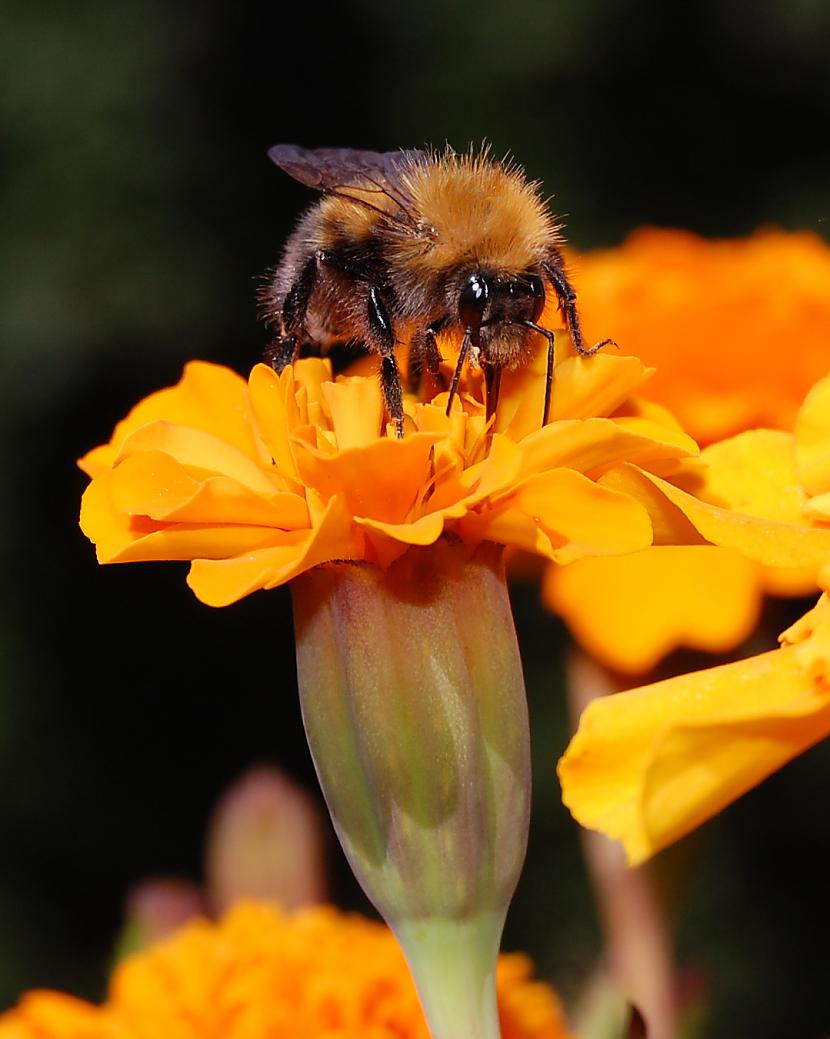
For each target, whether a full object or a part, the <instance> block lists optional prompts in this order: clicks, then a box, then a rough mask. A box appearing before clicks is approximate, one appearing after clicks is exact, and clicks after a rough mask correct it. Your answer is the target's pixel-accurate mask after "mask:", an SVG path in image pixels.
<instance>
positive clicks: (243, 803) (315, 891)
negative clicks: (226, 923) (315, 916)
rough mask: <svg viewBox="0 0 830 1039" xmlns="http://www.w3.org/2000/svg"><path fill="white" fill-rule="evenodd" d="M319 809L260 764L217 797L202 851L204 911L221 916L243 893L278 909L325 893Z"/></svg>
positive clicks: (314, 899)
mask: <svg viewBox="0 0 830 1039" xmlns="http://www.w3.org/2000/svg"><path fill="white" fill-rule="evenodd" d="M325 858H326V856H325V846H324V837H323V827H322V820H321V818H320V814H319V812H318V809H317V807H316V805H315V804H314V802H313V801H312V800H311V798H310V797H309V795H308V794H307V793H306V792H305V791H304V790H302V789H301V788H300V787H299V786H297V784H296V783H294V782H292V781H291V780H290V779H289V778H288V776H286V775H284V774H283V773H282V772H280V771H279V769H276V768H271V767H269V766H267V765H260V766H259V767H257V768H253V769H251V770H250V771H249V772H247V773H246V774H245V775H244V776H242V777H241V778H240V779H238V780H237V781H236V782H235V783H233V784H232V785H231V787H230V788H229V789H228V790H227V792H226V793H225V794H224V795H223V796H222V798H221V799H220V801H219V803H218V805H217V806H216V810H215V812H214V815H213V819H212V820H211V824H210V830H209V833H208V840H207V852H206V856H205V860H206V861H205V872H206V879H207V890H208V897H209V901H210V906H211V909H212V910H213V912H214V913H216V914H217V915H218V914H221V913H223V912H224V911H225V910H226V909H228V908H229V907H230V906H231V905H232V904H233V903H234V902H236V901H238V900H239V899H242V898H255V899H260V900H264V901H269V900H272V901H275V902H279V903H280V905H282V906H283V907H284V908H285V909H295V908H297V907H299V906H303V905H312V904H314V903H315V902H322V901H324V900H325V898H326V886H327V885H326V862H325Z"/></svg>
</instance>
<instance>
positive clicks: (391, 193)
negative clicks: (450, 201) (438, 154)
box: [268, 144, 427, 220]
mask: <svg viewBox="0 0 830 1039" xmlns="http://www.w3.org/2000/svg"><path fill="white" fill-rule="evenodd" d="M426 157H427V153H426V152H424V151H419V150H418V149H415V148H410V149H406V150H404V149H401V150H399V151H395V152H369V151H356V150H355V149H353V148H314V149H311V148H300V147H299V146H298V145H296V144H275V145H274V147H273V148H270V149H269V150H268V158H269V159H270V160H271V161H272V162H273V163H274V164H275V165H277V166H279V168H280V169H281V170H283V171H284V172H285V173H287V174H288V175H289V177H293V178H294V180H298V181H299V182H300V183H301V184H305V185H306V187H309V188H314V189H315V190H316V191H322V192H324V193H326V194H332V195H340V196H341V197H342V198H350V199H351V200H352V201H354V202H357V203H359V204H360V205H364V206H367V207H368V208H370V209H374V208H376V207H374V206H372V205H371V204H370V203H367V202H366V201H365V200H364V199H361V198H354V197H353V196H351V195H349V191H350V190H360V191H362V192H365V191H377V192H379V193H382V194H384V195H386V196H387V197H388V198H390V199H391V200H392V201H393V202H394V203H395V205H396V206H397V207H398V208H399V209H400V211H401V215H402V217H403V218H405V219H407V220H408V219H409V212H408V206H407V203H408V197H407V193H406V190H405V188H404V186H403V183H402V180H401V173H402V172H403V170H404V169H406V168H407V167H409V166H412V165H413V164H415V163H418V162H421V161H423V160H424V159H426ZM384 215H386V216H387V217H389V218H391V219H395V218H394V217H391V214H384ZM398 219H400V218H398Z"/></svg>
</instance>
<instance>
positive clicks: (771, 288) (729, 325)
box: [542, 230, 830, 674]
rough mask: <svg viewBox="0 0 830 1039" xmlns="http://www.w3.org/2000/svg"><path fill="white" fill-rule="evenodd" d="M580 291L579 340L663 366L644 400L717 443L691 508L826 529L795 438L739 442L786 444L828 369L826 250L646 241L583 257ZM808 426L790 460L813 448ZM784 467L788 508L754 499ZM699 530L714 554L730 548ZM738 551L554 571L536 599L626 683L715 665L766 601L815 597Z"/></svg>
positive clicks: (649, 233)
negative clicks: (684, 666)
mask: <svg viewBox="0 0 830 1039" xmlns="http://www.w3.org/2000/svg"><path fill="white" fill-rule="evenodd" d="M577 283H578V287H579V289H580V300H581V304H582V310H583V316H584V320H585V323H586V326H587V327H588V328H589V330H590V329H594V330H595V331H599V330H600V329H601V330H603V335H605V334H608V332H609V331H610V334H611V335H613V336H614V337H615V338H616V339H617V340H618V342H619V343H620V346H621V349H622V351H623V352H633V353H637V354H638V355H639V356H640V357H642V358H643V359H644V361H645V362H647V363H650V364H654V365H655V366H657V372H655V375H654V378H653V380H652V381H651V382H650V383H649V387H648V393H649V396H650V397H652V398H653V399H655V400H657V401H659V402H661V403H662V404H665V405H667V406H669V407H670V408H671V409H672V411H673V412H674V414H676V415H677V416H678V417H679V418H680V419H681V421H682V422H684V425H685V428H687V429H688V430H689V431H690V432H691V433H692V434H693V435H695V436H696V437H697V438H698V441H701V442H703V443H709V444H711V447H709V448H707V449H705V450H704V451H703V454H702V457H701V463H702V464H703V465H706V467H707V468H708V470H709V471H711V472H709V474H708V475H703V476H698V477H697V480H698V483H697V484H696V485H693V488H694V492H695V494H700V495H702V496H703V497H705V498H706V500H707V501H709V503H713V504H726V503H728V504H729V505H730V507H731V508H733V509H734V510H735V511H739V512H740V511H745V510H747V509H748V510H751V511H753V512H754V513H755V514H757V515H766V516H768V517H769V518H771V519H776V521H778V522H786V523H789V524H792V523H801V524H806V525H808V526H810V525H813V524H815V523H822V522H823V521H822V517H821V515H820V513H819V511H818V506H816V505H815V504H813V505H810V506H809V507H806V499H807V498H809V497H811V496H813V495H814V492H813V491H812V490H811V489H810V486H809V482H808V481H807V482H804V479H803V477H804V474H803V468H804V467H803V465H802V464H801V463H799V467H798V480H796V479H795V475H796V474H795V467H794V453H793V452H794V449H793V436H791V435H788V434H787V435H784V434H783V433H781V434H780V435H778V434H776V433H775V432H773V431H770V430H765V431H752V432H746V431H748V430H750V429H751V427H754V426H757V425H761V426H764V425H769V426H771V427H775V428H776V429H779V430H787V431H792V430H793V428H794V424H796V421H797V418H796V417H797V411H798V409H799V407H800V406H801V403H802V400H803V398H804V396H805V394H806V393H807V391H808V390H809V388H810V387H811V385H812V383H813V382H815V380H816V379H820V378H821V377H823V376H824V375H826V374H827V371H828V368H829V367H830V350H829V349H828V343H830V248H828V247H827V245H825V244H824V243H823V242H822V240H821V239H820V238H818V236H814V235H810V234H785V233H781V232H772V231H767V232H759V233H758V234H756V235H754V236H753V237H752V238H749V239H744V240H734V241H715V242H712V241H706V240H704V239H701V238H698V237H697V236H695V235H693V234H690V233H687V232H675V231H660V230H643V231H640V232H637V233H636V234H635V235H633V236H632V237H631V238H630V239H628V241H627V242H625V243H624V244H623V245H622V246H620V247H619V248H616V249H609V250H606V251H603V252H597V254H592V255H588V256H584V257H582V258H580V259H579V261H578V264H577ZM786 344H797V348H793V349H787V347H786ZM803 421H804V420H802V419H798V428H797V429H796V441H797V444H798V451H799V452H802V451H804V450H805V449H806V448H805V446H804V445H806V437H808V435H809V433H808V432H807V430H806V429H804V428H802V424H803ZM741 432H746V436H745V438H743V439H741V438H734V439H730V441H728V442H727V444H725V445H724V444H721V445H717V444H715V443H714V442H715V441H717V438H718V437H721V436H730V437H734V436H737V434H739V433H741ZM767 467H772V470H771V471H769V472H768V469H767ZM782 467H784V468H786V469H788V470H789V475H791V476H792V477H794V478H793V479H789V481H788V484H787V490H786V494H785V495H784V496H783V497H782V498H781V499H780V500H779V501H773V500H772V498H773V495H768V499H767V501H766V502H764V501H762V500H760V499H762V497H764V494H765V488H772V487H775V488H778V487H780V486H782V482H783V481H782V480H781V479H780V477H781V476H782V474H781V472H780V470H781V468H782ZM699 470H700V467H698V471H699ZM771 476H773V478H772V479H771V478H770V477H771ZM741 488H743V489H741ZM687 489H689V488H687ZM775 494H777V490H776V491H775ZM701 518H702V517H701ZM696 526H697V528H698V530H700V532H701V533H703V536H704V537H706V539H708V540H716V541H717V543H718V544H721V545H729V544H730V542H733V541H734V540H735V537H732V536H729V535H728V534H727V535H726V536H725V537H720V536H719V537H717V538H716V537H712V536H711V534H706V533H705V532H704V531H703V529H702V528H701V527H700V525H699V524H696ZM739 540H741V543H738V544H734V545H733V548H731V549H729V548H722V549H720V550H717V551H716V550H707V551H705V552H703V551H700V550H699V549H697V548H695V549H692V548H687V547H680V545H671V547H668V545H664V547H661V548H659V549H649V550H648V551H646V552H641V553H636V554H633V555H628V556H615V557H606V558H598V557H597V558H585V559H582V560H579V561H578V562H575V563H573V564H572V565H569V566H566V567H562V566H559V565H548V566H546V567H545V569H544V574H543V578H542V595H543V600H544V602H545V604H546V605H547V606H548V607H550V608H551V609H552V610H554V611H555V612H557V613H559V614H560V615H561V616H562V617H563V618H564V619H565V621H566V622H567V624H568V627H569V628H570V630H571V632H572V633H573V635H574V637H575V638H577V639H578V640H579V641H580V642H581V644H582V645H583V646H584V647H585V648H586V649H588V651H589V652H591V654H592V655H593V656H594V657H596V658H597V659H598V660H600V661H601V662H603V663H605V664H606V665H608V666H609V667H612V668H614V669H616V670H618V671H622V672H624V673H628V674H641V673H643V672H646V671H648V670H650V669H651V668H652V667H654V666H655V665H657V664H659V663H660V661H661V659H662V658H663V657H664V656H665V655H666V654H668V652H670V651H671V650H673V649H675V648H678V647H680V646H686V647H689V648H693V649H698V650H702V651H706V652H715V654H717V652H724V651H727V650H729V649H731V648H733V647H734V646H735V645H739V644H740V643H741V642H743V641H744V640H745V639H747V638H748V637H749V635H750V634H751V633H752V631H753V630H754V628H755V625H756V623H757V620H758V617H759V614H760V609H761V605H762V602H764V596H765V595H766V594H776V595H803V594H808V593H810V592H812V591H814V590H815V587H816V586H815V566H814V564H813V563H812V562H810V563H808V564H806V565H798V564H797V565H794V564H793V559H792V557H789V558H787V559H786V560H785V561H784V563H783V565H782V566H778V565H774V564H773V565H770V562H771V559H770V558H769V557H770V553H767V552H762V553H758V552H757V551H755V552H753V551H749V552H747V549H748V548H749V547H748V544H747V543H745V542H744V541H743V539H742V538H739ZM774 555H775V553H774V552H773V553H772V556H774ZM752 560H754V562H753V561H752ZM714 583H717V587H718V594H717V596H712V595H711V589H712V587H713V585H714ZM598 588H601V589H604V594H603V595H598V594H597V589H598ZM605 592H607V594H606V593H605Z"/></svg>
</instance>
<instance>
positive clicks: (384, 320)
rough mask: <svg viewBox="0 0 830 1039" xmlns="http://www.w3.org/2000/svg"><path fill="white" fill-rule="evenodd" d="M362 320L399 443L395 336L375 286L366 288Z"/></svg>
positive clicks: (400, 425) (400, 406) (400, 416)
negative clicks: (378, 367)
mask: <svg viewBox="0 0 830 1039" xmlns="http://www.w3.org/2000/svg"><path fill="white" fill-rule="evenodd" d="M366 317H367V321H368V332H369V336H368V338H369V342H370V344H371V346H372V347H373V348H374V349H375V350H376V351H377V352H378V353H379V354H380V382H381V386H382V388H383V399H384V401H385V402H386V410H387V411H388V412H389V417H390V418H391V419H392V420H393V422H394V423H395V432H396V433H397V435H398V439H399V440H402V439H403V392H402V390H401V376H400V372H399V371H398V362H397V361H396V360H395V334H394V332H393V330H392V321H391V319H390V317H389V309H388V307H387V306H386V304H385V303H384V301H383V297H382V296H381V293H380V290H379V289H378V288H377V287H376V286H375V285H370V286H369V292H368V294H367V297H366Z"/></svg>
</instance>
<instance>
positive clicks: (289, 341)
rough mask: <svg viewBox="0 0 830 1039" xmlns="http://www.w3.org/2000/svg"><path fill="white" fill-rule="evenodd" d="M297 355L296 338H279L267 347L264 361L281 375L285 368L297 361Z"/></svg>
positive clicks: (263, 356)
mask: <svg viewBox="0 0 830 1039" xmlns="http://www.w3.org/2000/svg"><path fill="white" fill-rule="evenodd" d="M297 353H298V342H297V337H296V336H290V335H289V336H277V337H276V339H272V340H271V342H270V343H269V344H268V345H267V346H266V347H265V350H264V351H263V354H262V359H263V361H265V363H266V364H270V365H271V367H272V368H273V369H274V371H275V372H276V373H277V375H280V374H281V372H282V370H283V369H284V368H287V367H288V365H289V364H292V363H293V362H294V361H295V360H296V359H297Z"/></svg>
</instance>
